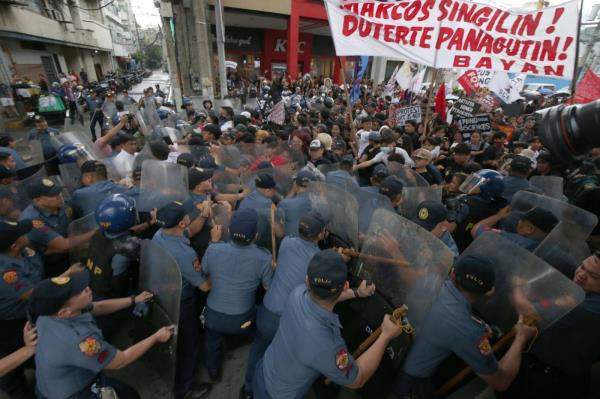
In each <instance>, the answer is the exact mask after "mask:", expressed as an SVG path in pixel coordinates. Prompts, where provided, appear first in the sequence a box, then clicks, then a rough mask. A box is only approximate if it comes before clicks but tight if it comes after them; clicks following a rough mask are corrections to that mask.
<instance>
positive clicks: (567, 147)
mask: <svg viewBox="0 0 600 399" xmlns="http://www.w3.org/2000/svg"><path fill="white" fill-rule="evenodd" d="M599 129H600V100H597V101H594V102H591V103H589V104H585V105H567V106H565V105H558V106H556V107H552V108H547V109H544V110H541V111H538V112H536V130H537V133H538V135H539V136H540V139H541V140H542V143H543V144H544V146H545V147H546V148H548V150H550V153H551V154H552V155H554V156H555V157H556V158H558V159H559V160H560V161H570V160H573V159H576V158H578V157H580V156H581V155H584V154H585V153H586V152H587V151H589V150H590V149H591V148H592V147H596V146H599V145H600V135H598V134H597V131H598V130H599Z"/></svg>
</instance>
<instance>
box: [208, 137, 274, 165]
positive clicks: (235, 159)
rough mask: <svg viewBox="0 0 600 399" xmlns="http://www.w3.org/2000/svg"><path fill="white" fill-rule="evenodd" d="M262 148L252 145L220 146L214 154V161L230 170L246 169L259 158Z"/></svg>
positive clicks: (259, 145)
mask: <svg viewBox="0 0 600 399" xmlns="http://www.w3.org/2000/svg"><path fill="white" fill-rule="evenodd" d="M262 147H263V146H262V145H261V144H253V143H239V144H233V145H222V146H220V147H219V151H218V152H217V153H216V154H215V161H216V162H217V164H218V165H223V166H224V167H226V168H230V169H239V168H248V167H250V165H252V164H253V163H254V161H256V159H257V158H258V157H259V156H260V154H261V153H262Z"/></svg>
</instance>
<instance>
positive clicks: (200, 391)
mask: <svg viewBox="0 0 600 399" xmlns="http://www.w3.org/2000/svg"><path fill="white" fill-rule="evenodd" d="M211 388H212V384H208V383H202V384H194V385H193V386H192V389H191V390H190V391H189V392H188V393H186V394H185V396H184V399H200V398H203V397H205V396H206V395H207V394H208V393H209V392H210V389H211Z"/></svg>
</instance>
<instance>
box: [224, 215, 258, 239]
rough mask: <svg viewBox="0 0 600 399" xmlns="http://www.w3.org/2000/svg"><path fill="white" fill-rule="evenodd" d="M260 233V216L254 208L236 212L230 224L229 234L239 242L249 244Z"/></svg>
mask: <svg viewBox="0 0 600 399" xmlns="http://www.w3.org/2000/svg"><path fill="white" fill-rule="evenodd" d="M257 231H258V214H257V213H256V211H255V210H254V209H252V208H246V209H242V210H239V211H235V212H234V213H233V216H231V221H230V222H229V234H230V235H231V238H232V239H233V240H235V241H238V242H243V243H246V244H249V243H251V242H252V240H253V239H254V237H256V233H257Z"/></svg>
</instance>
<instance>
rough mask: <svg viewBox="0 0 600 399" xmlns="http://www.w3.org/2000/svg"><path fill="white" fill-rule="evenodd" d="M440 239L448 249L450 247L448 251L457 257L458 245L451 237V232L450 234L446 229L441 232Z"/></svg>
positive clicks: (458, 253)
mask: <svg viewBox="0 0 600 399" xmlns="http://www.w3.org/2000/svg"><path fill="white" fill-rule="evenodd" d="M440 240H442V242H443V243H444V244H446V246H447V247H448V249H450V251H452V254H454V257H455V258H458V256H459V255H460V252H459V251H458V245H456V242H455V241H454V238H452V234H450V233H449V232H448V231H444V234H442V236H441V237H440Z"/></svg>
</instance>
